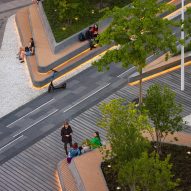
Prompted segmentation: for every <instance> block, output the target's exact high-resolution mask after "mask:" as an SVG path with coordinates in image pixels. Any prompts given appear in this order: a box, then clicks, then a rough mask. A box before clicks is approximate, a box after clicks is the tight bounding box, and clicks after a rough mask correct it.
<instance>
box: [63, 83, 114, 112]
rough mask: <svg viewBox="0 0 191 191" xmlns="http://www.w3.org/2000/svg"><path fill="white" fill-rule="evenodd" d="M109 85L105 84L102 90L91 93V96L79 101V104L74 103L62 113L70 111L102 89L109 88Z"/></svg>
mask: <svg viewBox="0 0 191 191" xmlns="http://www.w3.org/2000/svg"><path fill="white" fill-rule="evenodd" d="M110 84H111V83H108V84H106V85H105V86H103V87H102V88H100V89H98V90H97V91H95V92H93V93H92V94H90V95H89V96H87V97H85V98H84V99H82V100H80V101H79V102H77V103H75V104H74V105H72V106H71V107H69V108H68V109H66V110H64V112H67V111H68V110H70V109H72V108H73V107H75V106H77V105H78V104H80V103H81V102H83V101H84V100H86V99H88V98H89V97H91V96H93V95H94V94H96V93H97V92H99V91H101V90H102V89H104V88H106V87H107V86H109V85H110Z"/></svg>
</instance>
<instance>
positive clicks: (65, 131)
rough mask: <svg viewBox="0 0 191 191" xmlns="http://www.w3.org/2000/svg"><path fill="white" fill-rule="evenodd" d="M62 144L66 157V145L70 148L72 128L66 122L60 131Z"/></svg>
mask: <svg viewBox="0 0 191 191" xmlns="http://www.w3.org/2000/svg"><path fill="white" fill-rule="evenodd" d="M61 136H62V142H63V143H64V149H65V151H66V155H68V150H67V144H69V145H70V147H72V128H71V126H70V125H69V123H68V122H67V121H65V122H64V126H63V128H62V130H61Z"/></svg>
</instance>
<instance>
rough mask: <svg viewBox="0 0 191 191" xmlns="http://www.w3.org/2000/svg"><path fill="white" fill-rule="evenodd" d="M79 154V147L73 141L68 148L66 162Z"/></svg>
mask: <svg viewBox="0 0 191 191" xmlns="http://www.w3.org/2000/svg"><path fill="white" fill-rule="evenodd" d="M80 154H81V152H80V149H79V148H78V143H74V144H73V145H72V147H71V148H70V150H69V152H68V156H67V162H68V163H70V162H71V160H72V158H74V157H76V156H79V155H80Z"/></svg>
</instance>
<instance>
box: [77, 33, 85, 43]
mask: <svg viewBox="0 0 191 191" xmlns="http://www.w3.org/2000/svg"><path fill="white" fill-rule="evenodd" d="M78 39H79V41H84V40H86V38H85V36H84V34H83V33H80V34H79V36H78Z"/></svg>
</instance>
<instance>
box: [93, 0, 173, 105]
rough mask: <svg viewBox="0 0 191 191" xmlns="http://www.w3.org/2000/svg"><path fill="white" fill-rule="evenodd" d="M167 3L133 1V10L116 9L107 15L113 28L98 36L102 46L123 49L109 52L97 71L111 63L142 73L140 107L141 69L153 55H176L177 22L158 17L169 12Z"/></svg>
mask: <svg viewBox="0 0 191 191" xmlns="http://www.w3.org/2000/svg"><path fill="white" fill-rule="evenodd" d="M170 9H171V6H170V5H167V4H166V3H157V0H133V2H132V4H131V6H127V7H124V8H116V7H115V8H114V9H113V10H112V11H109V12H108V13H107V14H106V17H108V16H111V17H112V18H113V21H112V23H111V25H110V26H109V27H108V28H107V29H106V30H105V31H104V32H103V33H102V34H100V36H99V44H100V45H105V44H112V43H114V44H116V45H120V46H118V48H117V49H115V50H110V51H108V52H107V53H106V54H105V55H104V56H103V57H102V58H101V59H100V60H99V61H97V62H95V63H94V65H95V66H96V67H97V68H98V70H99V71H100V70H103V69H104V68H107V69H109V65H110V63H112V62H115V63H118V62H122V65H123V66H124V67H128V66H129V65H131V64H133V65H134V66H136V68H137V71H138V72H139V73H140V93H139V103H142V69H143V68H144V67H145V65H146V59H147V57H148V56H149V55H151V54H158V53H159V52H161V51H163V52H167V51H170V52H176V50H177V49H176V41H177V39H176V37H175V36H174V35H173V31H172V26H173V25H175V23H174V21H170V20H167V19H163V18H161V17H159V15H160V14H162V13H164V12H165V11H167V10H170Z"/></svg>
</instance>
